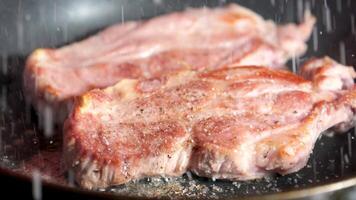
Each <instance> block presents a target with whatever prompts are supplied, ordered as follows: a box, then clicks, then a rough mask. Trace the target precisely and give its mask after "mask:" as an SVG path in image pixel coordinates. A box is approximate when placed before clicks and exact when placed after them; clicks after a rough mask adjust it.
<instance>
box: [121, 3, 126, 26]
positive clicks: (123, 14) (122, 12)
mask: <svg viewBox="0 0 356 200" xmlns="http://www.w3.org/2000/svg"><path fill="white" fill-rule="evenodd" d="M124 22H125V13H124V6H121V23H124Z"/></svg>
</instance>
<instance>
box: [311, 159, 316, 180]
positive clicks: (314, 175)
mask: <svg viewBox="0 0 356 200" xmlns="http://www.w3.org/2000/svg"><path fill="white" fill-rule="evenodd" d="M312 168H313V180H314V181H315V180H316V162H315V158H313V160H312Z"/></svg>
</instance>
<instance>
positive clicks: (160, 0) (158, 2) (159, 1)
mask: <svg viewBox="0 0 356 200" xmlns="http://www.w3.org/2000/svg"><path fill="white" fill-rule="evenodd" d="M153 3H154V4H156V5H161V4H162V0H153Z"/></svg>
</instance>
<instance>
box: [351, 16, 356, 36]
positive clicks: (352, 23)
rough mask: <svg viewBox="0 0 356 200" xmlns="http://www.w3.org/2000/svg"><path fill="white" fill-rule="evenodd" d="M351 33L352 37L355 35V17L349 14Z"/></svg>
mask: <svg viewBox="0 0 356 200" xmlns="http://www.w3.org/2000/svg"><path fill="white" fill-rule="evenodd" d="M351 33H352V34H353V35H354V34H355V33H356V29H355V15H353V14H351Z"/></svg>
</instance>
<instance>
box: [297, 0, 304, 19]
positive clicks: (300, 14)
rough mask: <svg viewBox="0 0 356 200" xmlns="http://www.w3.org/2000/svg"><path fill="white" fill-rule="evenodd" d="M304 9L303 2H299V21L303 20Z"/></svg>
mask: <svg viewBox="0 0 356 200" xmlns="http://www.w3.org/2000/svg"><path fill="white" fill-rule="evenodd" d="M303 9H304V8H303V1H297V15H298V20H299V21H302V20H303Z"/></svg>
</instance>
